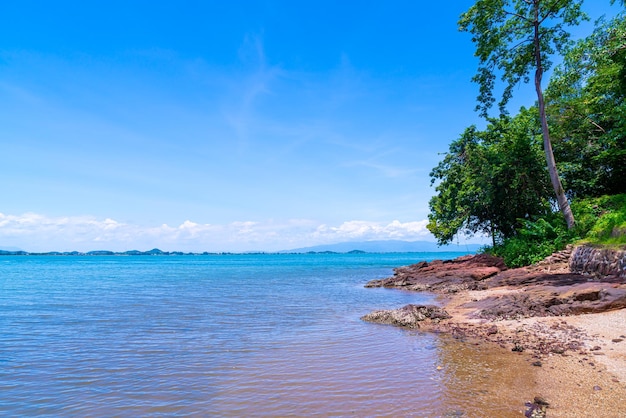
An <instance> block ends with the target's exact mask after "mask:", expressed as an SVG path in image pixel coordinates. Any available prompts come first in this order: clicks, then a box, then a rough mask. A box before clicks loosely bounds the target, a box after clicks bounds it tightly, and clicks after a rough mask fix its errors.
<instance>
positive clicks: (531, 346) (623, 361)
mask: <svg viewBox="0 0 626 418" xmlns="http://www.w3.org/2000/svg"><path fill="white" fill-rule="evenodd" d="M517 291H518V290H515V289H494V290H487V291H482V292H467V293H460V294H457V295H455V296H454V297H452V298H446V299H445V301H443V304H444V307H445V309H446V311H447V312H448V313H450V314H451V316H452V319H451V320H450V321H449V325H447V326H448V327H449V328H448V330H450V332H452V333H454V332H455V331H454V330H455V329H461V330H462V332H463V334H464V335H466V336H469V338H470V340H472V339H477V340H479V341H481V342H483V343H484V342H485V341H486V342H487V344H488V345H483V348H485V349H491V350H492V351H493V352H494V353H497V355H498V356H502V355H503V353H508V354H505V356H506V355H508V357H510V361H511V362H513V363H514V364H518V365H519V358H520V357H522V358H524V360H525V361H526V364H527V368H526V369H523V370H517V371H515V373H519V374H524V375H530V376H531V378H532V379H534V382H533V384H534V388H533V390H534V393H533V394H531V395H529V394H528V393H527V394H526V395H527V396H526V398H527V399H520V400H519V403H520V406H521V404H522V403H524V404H525V405H524V406H525V412H528V411H529V410H530V409H531V408H532V406H531V405H530V403H532V402H533V401H534V399H535V397H539V398H541V399H543V400H545V401H546V402H547V403H548V405H547V408H546V411H545V416H547V417H615V418H618V417H624V416H626V310H623V309H622V310H616V311H610V312H603V313H596V314H583V315H576V316H559V317H532V318H523V319H519V320H503V321H495V322H493V321H485V320H477V319H471V318H468V316H467V315H468V310H467V309H466V308H462V307H461V306H462V305H464V304H465V303H467V302H468V301H470V300H476V299H479V298H486V297H489V296H493V295H501V294H503V293H506V292H517ZM494 326H495V327H497V332H495V333H494V331H495V328H493V327H494ZM570 343H573V344H572V345H573V346H576V347H577V349H575V350H571V349H570V350H566V351H565V352H563V353H560V352H559V351H560V350H559V349H554V350H553V351H552V349H551V348H548V347H556V346H560V345H562V344H570ZM516 344H520V345H521V346H522V348H523V349H522V351H513V349H514V348H515V345H516ZM489 345H491V347H490V346H489ZM543 347H546V349H542V348H543ZM546 351H548V352H546ZM554 351H556V352H554ZM495 376H496V378H497V377H498V375H495ZM492 384H493V385H494V386H499V385H507V384H509V382H508V381H506V380H504V379H501V378H500V381H498V380H496V381H492ZM535 416H542V415H539V414H536V415H535Z"/></svg>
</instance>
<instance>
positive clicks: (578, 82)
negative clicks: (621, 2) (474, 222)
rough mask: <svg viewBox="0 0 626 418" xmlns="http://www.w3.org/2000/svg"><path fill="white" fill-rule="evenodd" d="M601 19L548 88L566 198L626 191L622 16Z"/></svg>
mask: <svg viewBox="0 0 626 418" xmlns="http://www.w3.org/2000/svg"><path fill="white" fill-rule="evenodd" d="M624 17H625V16H624V15H621V16H617V17H616V18H615V19H613V20H611V21H609V22H600V23H599V26H598V27H597V28H596V30H595V31H594V33H593V34H592V35H591V36H589V37H587V38H585V39H582V40H581V41H579V42H578V43H577V44H576V45H575V46H574V47H573V48H571V49H570V50H569V51H568V52H567V54H566V55H565V59H564V62H563V64H562V65H560V66H559V67H557V68H556V70H555V73H554V75H553V77H552V79H551V81H550V85H549V86H548V88H547V90H546V101H547V105H548V106H547V111H548V118H549V121H550V126H551V130H552V136H553V138H557V139H555V140H554V148H555V154H556V156H557V158H558V161H559V171H560V173H561V174H562V176H563V178H564V183H565V188H566V190H567V191H568V194H569V195H570V196H574V197H578V198H581V197H589V196H601V195H604V194H619V193H626V19H624Z"/></svg>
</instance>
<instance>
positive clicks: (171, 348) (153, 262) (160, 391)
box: [0, 252, 518, 417]
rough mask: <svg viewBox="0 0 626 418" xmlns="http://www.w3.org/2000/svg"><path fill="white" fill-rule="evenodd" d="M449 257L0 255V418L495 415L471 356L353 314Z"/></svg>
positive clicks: (413, 296) (391, 302)
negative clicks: (388, 285)
mask: <svg viewBox="0 0 626 418" xmlns="http://www.w3.org/2000/svg"><path fill="white" fill-rule="evenodd" d="M459 255H462V253H442V252H439V253H380V254H374V253H356V254H354V253H353V254H320V253H315V254H215V255H183V256H181V255H175V256H33V255H30V256H0V416H3V417H7V416H9V417H24V416H49V417H58V416H72V417H87V416H89V417H112V416H117V417H141V416H149V417H160V416H163V417H170V416H199V417H204V416H207V417H253V416H259V417H261V416H263V417H266V416H267V417H307V416H319V417H325V416H355V417H374V416H376V417H387V416H388V417H402V416H416V417H439V416H442V417H453V416H483V415H481V414H480V412H478V411H480V410H481V408H483V407H484V405H485V402H486V403H489V405H490V408H491V410H492V411H500V412H497V415H484V416H506V414H507V413H509V412H511V411H510V405H508V404H507V403H510V402H509V401H507V400H505V399H502V397H501V396H499V395H498V394H497V393H493V388H492V387H491V386H490V381H491V380H492V379H493V376H492V375H491V374H490V373H491V371H492V370H493V369H494V367H495V366H494V365H493V364H491V363H490V361H492V359H490V358H488V357H486V356H483V357H481V355H480V354H481V353H480V350H479V349H474V348H472V346H471V345H468V344H467V343H463V342H460V341H456V340H454V339H453V338H451V337H446V336H440V335H435V334H429V333H424V332H420V331H419V330H405V329H400V328H395V327H392V326H385V325H378V324H372V323H367V322H364V321H362V320H361V319H360V318H361V316H363V315H365V314H366V313H369V312H370V311H372V310H376V309H391V308H398V307H401V306H404V305H406V304H409V303H414V304H430V303H436V299H435V296H434V295H431V294H424V293H415V292H406V291H401V290H397V289H383V288H365V287H364V285H365V284H366V283H367V282H368V281H369V280H372V279H380V278H384V277H389V276H391V275H392V274H393V268H394V267H399V266H403V265H408V264H413V263H417V262H419V261H429V260H433V259H450V258H454V257H457V256H459ZM468 350H469V351H470V352H468ZM472 350H474V351H472ZM468 359H471V361H470V360H468ZM481 388H483V389H481ZM490 391H491V392H490ZM483 398H485V399H483ZM494 399H497V400H498V401H494ZM481 402H482V404H481ZM494 402H495V404H494ZM497 402H501V403H502V405H499V404H497ZM494 405H495V406H494ZM494 408H495V409H494ZM498 408H502V409H501V410H499V409H498ZM514 412H517V411H514ZM472 414H474V415H472ZM511 416H518V415H511Z"/></svg>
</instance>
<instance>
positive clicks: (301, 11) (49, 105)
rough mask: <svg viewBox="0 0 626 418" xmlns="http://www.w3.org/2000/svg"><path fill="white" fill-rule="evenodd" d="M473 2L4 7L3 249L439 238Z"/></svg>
mask: <svg viewBox="0 0 626 418" xmlns="http://www.w3.org/2000/svg"><path fill="white" fill-rule="evenodd" d="M587 3H588V6H587V10H588V11H589V13H590V14H591V16H592V17H598V16H600V15H602V14H604V13H609V12H610V11H611V10H614V9H615V7H613V8H611V7H609V4H610V3H609V0H606V1H604V0H593V1H587ZM472 4H473V2H472V1H465V0H458V1H453V2H441V3H437V2H415V1H385V2H383V1H360V2H336V1H315V2H313V1H280V0H275V1H270V0H268V1H233V2H224V1H186V2H185V1H180V2H158V1H151V2H148V1H145V2H140V1H106V2H104V1H102V2H100V1H91V2H78V1H62V0H59V1H55V2H48V1H28V0H24V1H19V2H2V4H0V144H1V145H2V152H0V173H1V174H2V177H3V181H2V182H1V183H0V247H19V248H23V249H26V250H29V251H48V250H93V249H112V250H128V249H140V250H145V249H150V248H153V247H158V248H161V249H163V250H185V251H205V250H206V251H248V250H264V251H274V250H281V249H288V248H296V247H303V246H308V245H316V244H322V243H331V242H340V241H347V240H370V239H405V240H434V238H433V237H432V236H431V235H430V234H429V233H428V231H427V230H426V228H425V225H426V218H427V214H428V200H429V199H430V197H431V196H432V195H433V192H434V190H433V189H432V188H431V187H430V178H429V176H428V174H429V172H430V170H431V169H432V168H433V167H434V166H435V165H436V164H437V163H438V161H439V160H440V159H441V153H442V152H445V151H446V150H447V147H448V144H449V143H450V141H452V140H454V139H456V138H457V137H458V136H459V134H460V133H461V132H462V131H463V130H464V128H465V127H467V126H469V125H471V124H479V125H480V124H481V121H480V119H479V117H478V115H477V114H476V113H475V112H474V111H473V109H474V106H475V97H476V94H477V87H476V86H475V85H473V84H472V83H471V82H470V79H471V77H472V75H473V74H474V73H475V70H476V65H477V62H476V60H475V58H474V57H473V52H474V47H473V45H472V43H471V40H470V36H469V35H468V34H465V33H460V32H458V31H457V29H456V22H457V20H458V16H459V15H460V14H461V13H462V12H463V11H465V10H466V9H467V8H469V7H470V6H471V5H472ZM589 31H590V26H589V25H586V26H585V27H582V28H580V29H578V30H577V32H578V33H579V34H580V35H585V34H587V33H589ZM533 94H534V92H533V89H532V87H531V86H520V87H519V89H518V90H517V91H516V96H515V101H514V104H513V105H514V106H518V107H519V105H521V104H526V105H530V104H532V103H533V101H534V97H533Z"/></svg>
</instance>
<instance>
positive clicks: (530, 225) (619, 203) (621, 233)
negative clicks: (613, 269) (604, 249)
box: [484, 194, 626, 267]
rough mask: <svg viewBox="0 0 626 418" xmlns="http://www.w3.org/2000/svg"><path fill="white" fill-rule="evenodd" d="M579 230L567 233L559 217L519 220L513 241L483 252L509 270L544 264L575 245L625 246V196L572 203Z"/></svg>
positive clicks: (509, 240)
mask: <svg viewBox="0 0 626 418" xmlns="http://www.w3.org/2000/svg"><path fill="white" fill-rule="evenodd" d="M572 211H573V212H574V216H575V218H576V227H575V228H574V229H573V230H571V231H570V230H568V229H567V227H566V225H565V221H564V220H563V217H562V216H561V214H560V213H554V214H552V215H551V216H549V217H546V218H540V219H537V220H535V221H528V220H520V222H521V223H522V227H521V228H519V229H518V230H517V231H516V232H517V233H516V235H515V236H514V237H511V238H508V239H504V240H502V242H500V243H499V244H498V245H496V246H495V247H493V248H491V247H487V248H485V249H484V252H487V253H489V254H493V255H496V256H498V257H502V258H503V259H504V262H505V263H506V265H507V266H509V267H522V266H527V265H530V264H534V263H536V262H538V261H541V260H543V259H544V258H546V257H548V256H549V255H550V254H552V253H555V252H557V251H560V250H562V249H564V248H565V246H566V245H567V244H569V243H572V242H575V241H581V242H586V243H590V244H594V245H610V246H615V245H617V246H623V245H626V194H620V195H612V196H602V197H598V198H589V199H582V200H579V201H576V202H572Z"/></svg>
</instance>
